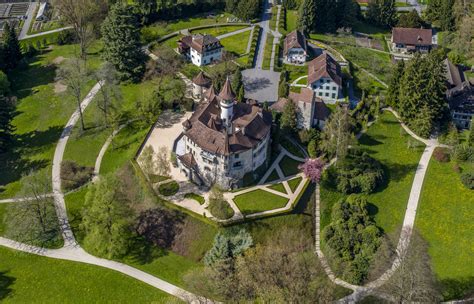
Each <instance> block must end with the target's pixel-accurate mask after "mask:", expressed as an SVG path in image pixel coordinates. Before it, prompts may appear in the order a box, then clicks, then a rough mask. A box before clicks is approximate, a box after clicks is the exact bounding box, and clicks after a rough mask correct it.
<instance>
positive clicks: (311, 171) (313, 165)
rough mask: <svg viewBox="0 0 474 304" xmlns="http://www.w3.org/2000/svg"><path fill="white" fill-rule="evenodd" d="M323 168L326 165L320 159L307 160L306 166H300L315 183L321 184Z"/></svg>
mask: <svg viewBox="0 0 474 304" xmlns="http://www.w3.org/2000/svg"><path fill="white" fill-rule="evenodd" d="M323 168H324V163H323V162H322V161H321V160H320V159H319V158H315V159H307V160H306V161H305V162H304V164H302V165H299V166H298V169H300V170H301V171H303V173H304V175H305V176H306V177H307V178H309V179H310V180H311V181H312V182H313V183H319V181H320V180H321V174H322V172H323Z"/></svg>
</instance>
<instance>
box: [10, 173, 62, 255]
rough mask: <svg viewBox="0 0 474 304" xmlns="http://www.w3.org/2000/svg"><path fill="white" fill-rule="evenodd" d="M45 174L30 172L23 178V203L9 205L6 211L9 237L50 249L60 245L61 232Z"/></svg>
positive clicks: (47, 177) (47, 176)
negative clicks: (47, 194)
mask: <svg viewBox="0 0 474 304" xmlns="http://www.w3.org/2000/svg"><path fill="white" fill-rule="evenodd" d="M50 192H51V182H50V177H49V175H48V174H47V172H46V171H42V172H40V173H30V174H29V175H28V176H26V177H24V179H23V188H22V191H21V195H22V196H23V197H25V198H27V199H26V201H23V202H17V203H14V204H10V205H9V207H8V209H7V216H6V217H5V218H6V236H7V237H9V238H12V239H14V240H17V241H19V242H25V243H28V244H32V245H35V246H41V247H51V246H57V245H58V244H60V243H61V241H62V239H61V233H60V232H61V231H60V227H59V222H58V219H57V217H56V211H55V209H54V204H53V201H52V199H51V198H50V197H46V196H45V194H46V193H50Z"/></svg>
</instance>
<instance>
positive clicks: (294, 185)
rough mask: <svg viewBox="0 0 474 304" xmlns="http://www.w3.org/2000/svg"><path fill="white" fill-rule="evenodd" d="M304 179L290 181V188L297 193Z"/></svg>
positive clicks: (298, 178)
mask: <svg viewBox="0 0 474 304" xmlns="http://www.w3.org/2000/svg"><path fill="white" fill-rule="evenodd" d="M302 179H303V178H301V177H297V178H294V179H291V180H289V181H288V186H290V189H291V191H293V192H295V190H296V189H297V188H298V186H299V185H300V183H301V180H302Z"/></svg>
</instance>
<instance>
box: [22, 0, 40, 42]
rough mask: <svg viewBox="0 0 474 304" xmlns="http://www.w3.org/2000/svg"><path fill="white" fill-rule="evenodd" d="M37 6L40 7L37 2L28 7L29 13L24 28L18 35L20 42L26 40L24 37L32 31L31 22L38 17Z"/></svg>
mask: <svg viewBox="0 0 474 304" xmlns="http://www.w3.org/2000/svg"><path fill="white" fill-rule="evenodd" d="M37 6H38V3H36V2H31V3H30V6H29V7H28V12H27V13H26V14H27V17H26V20H25V22H24V23H23V27H22V28H21V31H20V34H19V35H18V39H19V40H22V39H25V38H24V37H26V36H28V31H29V30H30V26H31V22H32V21H33V19H34V18H35V17H36V16H35V12H36V7H37Z"/></svg>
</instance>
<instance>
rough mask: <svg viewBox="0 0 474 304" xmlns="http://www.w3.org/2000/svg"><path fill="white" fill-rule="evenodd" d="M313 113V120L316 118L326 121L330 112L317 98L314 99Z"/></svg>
mask: <svg viewBox="0 0 474 304" xmlns="http://www.w3.org/2000/svg"><path fill="white" fill-rule="evenodd" d="M314 111H315V113H314V118H316V119H317V120H322V121H326V120H327V119H328V118H329V116H330V115H331V111H330V110H329V108H328V107H327V106H326V104H325V103H324V101H323V100H321V99H319V98H316V103H315V110H314Z"/></svg>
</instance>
